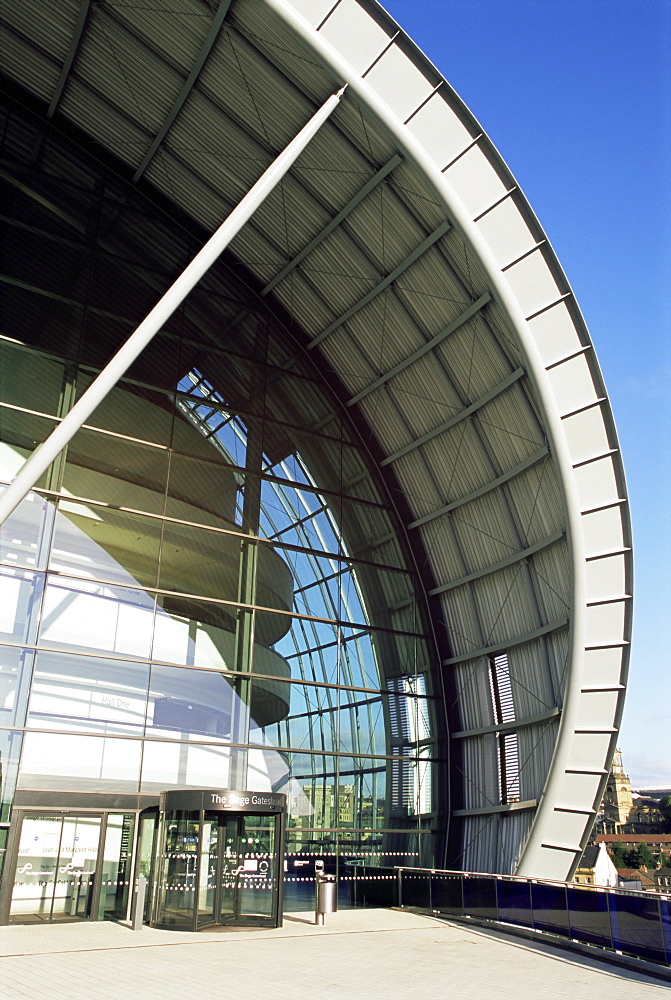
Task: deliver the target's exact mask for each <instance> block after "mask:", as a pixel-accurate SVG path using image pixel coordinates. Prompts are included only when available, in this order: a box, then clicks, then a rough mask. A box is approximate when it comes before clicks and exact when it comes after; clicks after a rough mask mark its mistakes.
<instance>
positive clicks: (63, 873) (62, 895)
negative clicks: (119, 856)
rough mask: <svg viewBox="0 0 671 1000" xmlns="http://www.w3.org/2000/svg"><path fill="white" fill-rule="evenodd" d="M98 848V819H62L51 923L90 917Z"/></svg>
mask: <svg viewBox="0 0 671 1000" xmlns="http://www.w3.org/2000/svg"><path fill="white" fill-rule="evenodd" d="M99 844H100V818H99V817H93V816H66V817H65V818H64V819H63V832H62V834H61V844H60V851H59V855H58V872H57V876H56V885H55V889H54V903H53V908H52V912H51V919H52V920H73V919H77V918H80V919H88V918H89V917H91V915H92V914H91V904H92V902H93V888H94V884H95V878H96V867H97V862H98V849H99Z"/></svg>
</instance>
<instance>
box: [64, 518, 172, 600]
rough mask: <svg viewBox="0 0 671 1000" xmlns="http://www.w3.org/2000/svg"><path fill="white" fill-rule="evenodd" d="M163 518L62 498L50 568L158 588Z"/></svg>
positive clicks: (89, 577)
mask: <svg viewBox="0 0 671 1000" xmlns="http://www.w3.org/2000/svg"><path fill="white" fill-rule="evenodd" d="M160 539H161V522H160V521H159V520H158V519H157V518H149V517H141V516H140V515H139V514H127V513H125V512H124V511H119V510H113V509H112V508H106V507H96V506H95V505H94V504H90V505H88V506H87V505H86V504H83V503H75V502H74V501H72V500H61V501H60V503H59V506H58V513H57V515H56V527H55V530H54V541H53V546H52V550H51V559H50V561H49V566H50V569H52V570H57V571H58V572H59V573H67V574H72V575H73V576H82V577H86V578H87V579H96V580H109V581H110V582H112V583H122V584H124V585H125V586H128V587H137V586H138V585H139V586H147V587H155V586H156V575H157V572H158V551H159V544H160Z"/></svg>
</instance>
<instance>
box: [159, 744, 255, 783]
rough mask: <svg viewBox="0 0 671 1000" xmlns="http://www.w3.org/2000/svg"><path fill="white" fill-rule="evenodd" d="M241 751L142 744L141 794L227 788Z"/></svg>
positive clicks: (222, 746) (214, 747) (194, 745)
mask: <svg viewBox="0 0 671 1000" xmlns="http://www.w3.org/2000/svg"><path fill="white" fill-rule="evenodd" d="M241 754H242V755H243V756H244V751H240V750H237V749H236V748H232V747H229V746H226V745H221V744H209V745H208V744H197V743H178V742H170V743H168V742H163V741H161V740H146V742H145V744H144V755H143V758H142V783H141V792H142V794H145V795H154V794H159V793H160V792H161V791H164V790H165V789H167V788H174V787H180V788H228V787H229V785H230V782H229V774H230V770H231V768H232V767H234V766H235V763H236V761H237V758H238V756H239V755H241Z"/></svg>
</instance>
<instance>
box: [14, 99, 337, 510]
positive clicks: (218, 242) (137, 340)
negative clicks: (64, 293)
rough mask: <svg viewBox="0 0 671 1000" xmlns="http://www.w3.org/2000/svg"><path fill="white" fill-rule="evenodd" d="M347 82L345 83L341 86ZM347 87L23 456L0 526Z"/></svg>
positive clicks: (277, 161)
mask: <svg viewBox="0 0 671 1000" xmlns="http://www.w3.org/2000/svg"><path fill="white" fill-rule="evenodd" d="M346 86H347V84H345V87H346ZM345 87H341V89H340V90H339V91H338V92H337V93H336V94H332V95H331V97H329V98H328V100H327V101H325V103H324V104H323V105H322V107H321V108H320V109H319V110H318V111H317V112H316V113H315V114H314V115H313V116H312V118H311V119H310V121H309V122H308V123H307V124H306V125H304V126H303V128H302V129H301V131H300V132H299V133H298V135H296V136H295V137H294V138H293V139H292V140H291V142H290V143H289V145H288V146H287V147H286V148H285V149H284V150H283V151H282V152H281V153H280V155H279V156H278V157H277V159H275V160H274V161H273V162H272V163H271V164H270V166H269V167H268V169H267V170H266V171H265V173H263V174H262V175H261V177H259V179H258V180H257V181H256V183H255V184H254V185H253V186H252V187H251V188H250V189H249V191H248V192H247V194H246V195H245V196H244V198H243V199H242V201H241V202H240V203H239V204H238V205H236V207H235V208H234V209H233V211H232V212H231V214H230V215H229V216H228V217H227V218H226V219H225V220H224V222H222V224H221V226H219V228H218V229H217V230H216V232H215V233H213V235H212V236H211V237H210V239H209V240H208V241H207V243H206V244H205V246H204V247H203V248H202V249H201V250H200V251H199V252H198V253H197V254H196V256H195V257H194V258H193V260H192V261H191V263H190V264H188V265H187V267H186V268H185V269H184V271H182V273H181V274H180V276H179V278H177V280H176V281H175V282H174V284H173V285H171V287H170V288H169V289H168V291H167V292H166V293H165V294H164V295H163V296H162V297H161V298H160V299H159V301H158V302H157V303H156V305H155V306H154V308H153V309H152V310H151V312H150V313H149V314H148V315H147V316H146V317H145V319H143V320H142V322H141V323H140V325H139V326H138V327H137V329H136V330H135V331H134V333H132V334H131V335H130V337H129V338H128V340H127V341H126V343H125V344H124V345H123V347H121V348H120V349H119V351H117V353H116V354H115V355H114V357H113V358H112V360H111V361H110V362H108V364H107V365H106V366H105V368H103V370H102V371H101V372H100V374H99V375H98V377H97V378H96V379H95V380H94V381H93V382H92V383H91V385H90V386H89V388H88V389H87V390H86V392H85V393H84V395H83V396H82V397H81V399H80V400H78V402H77V403H75V405H74V406H73V407H72V409H71V410H70V412H69V413H68V414H67V415H66V416H65V417H64V418H63V420H62V421H61V423H60V424H59V425H58V427H56V429H55V430H54V431H52V433H51V434H50V435H49V437H48V438H47V439H46V441H44V442H43V444H41V445H40V446H39V448H37V449H36V450H35V451H34V452H33V454H32V455H31V456H30V458H28V459H27V460H26V462H25V463H24V465H23V466H22V468H21V469H20V471H19V472H18V473H17V475H16V477H15V479H14V481H13V482H12V483H11V485H10V486H9V487H8V488H7V490H6V491H5V494H4V496H2V498H0V525H2V524H3V523H4V522H5V520H6V519H7V518H8V517H9V515H10V514H11V513H12V511H13V510H15V508H16V507H18V505H19V504H20V503H21V501H22V500H23V499H24V497H25V496H26V495H27V494H28V493H29V491H30V490H31V489H32V488H33V486H34V485H35V483H36V482H37V480H38V479H39V477H40V476H41V475H42V473H43V472H44V471H45V470H46V469H47V468H48V467H49V465H51V463H52V462H53V461H54V459H55V458H56V457H57V456H58V455H59V454H60V452H61V451H62V450H63V448H65V446H66V445H67V444H68V442H69V441H70V440H71V439H72V437H73V436H74V435H75V434H76V433H77V431H78V430H79V428H80V427H81V426H82V424H83V423H84V421H85V420H86V419H87V417H90V415H91V414H92V413H93V411H94V410H95V408H96V407H97V406H98V405H99V404H100V403H101V402H102V401H103V399H104V398H105V396H106V395H107V393H108V392H109V391H110V389H112V388H113V387H114V386H115V385H116V383H117V382H118V381H119V379H120V378H121V377H122V375H123V374H124V373H125V372H126V371H127V370H128V368H129V367H130V366H131V364H132V363H133V361H135V359H136V358H137V357H138V355H139V354H140V353H141V352H142V350H143V349H144V348H145V347H146V346H147V344H148V343H149V342H150V340H151V339H152V338H153V337H154V336H155V335H156V334H157V333H158V331H159V330H160V329H161V327H162V326H163V325H164V324H165V323H167V321H168V320H169V319H170V317H171V316H172V314H173V313H174V311H175V309H177V307H178V306H179V305H180V304H181V303H182V302H183V300H184V299H185V298H186V296H187V295H188V294H189V292H190V291H191V289H192V288H193V287H194V286H195V285H196V284H197V283H198V282H199V281H200V279H201V278H202V277H203V275H204V274H205V273H206V271H208V270H209V268H210V267H211V266H212V264H214V262H215V261H216V260H217V258H218V257H219V256H220V255H221V253H223V251H224V250H225V249H226V247H227V246H228V244H229V243H230V242H231V240H232V239H233V238H234V237H235V236H237V234H238V233H239V232H240V230H241V229H242V227H243V226H244V224H245V222H247V220H248V219H249V218H250V216H251V215H252V214H253V213H254V212H255V211H256V209H257V208H258V207H259V205H261V204H262V202H263V201H264V200H265V198H266V197H267V196H268V195H269V194H270V192H271V191H272V190H273V188H274V187H275V186H276V185H277V184H278V183H279V181H281V180H282V178H283V177H284V175H285V174H286V172H287V170H289V168H290V167H291V165H292V164H293V163H294V161H295V160H296V159H297V157H298V156H299V155H300V153H301V152H302V151H303V150H304V149H305V147H306V146H307V144H308V143H309V141H310V139H311V138H312V137H313V136H314V135H315V133H316V132H317V131H318V130H319V129H320V127H321V126H322V125H323V123H324V122H325V121H326V119H327V118H328V117H329V115H330V114H331V112H332V111H333V110H334V108H335V107H336V105H337V104H338V102H339V100H340V98H341V97H342V95H343V93H344V92H345Z"/></svg>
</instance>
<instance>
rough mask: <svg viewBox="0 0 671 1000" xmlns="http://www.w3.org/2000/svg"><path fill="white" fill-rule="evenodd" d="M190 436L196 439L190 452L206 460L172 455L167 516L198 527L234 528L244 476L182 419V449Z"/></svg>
mask: <svg viewBox="0 0 671 1000" xmlns="http://www.w3.org/2000/svg"><path fill="white" fill-rule="evenodd" d="M187 435H188V436H189V437H190V438H192V439H193V440H190V441H189V444H190V450H191V451H192V452H195V453H196V456H197V455H198V453H199V452H200V453H202V457H200V458H198V457H191V456H186V455H181V454H179V453H177V452H173V453H172V455H171V458H170V478H169V480H168V498H167V502H166V514H167V516H168V517H175V518H179V519H180V520H184V521H193V522H194V523H195V524H206V525H212V526H214V527H219V528H227V527H230V528H232V527H233V526H234V525H235V523H236V516H235V512H236V504H237V497H238V491H239V488H240V486H241V485H242V480H243V477H242V475H241V474H240V473H238V472H233V470H232V469H231V467H230V466H231V462H230V459H229V457H228V456H227V455H225V454H224V453H223V452H220V451H219V450H218V449H217V448H215V447H213V446H212V445H211V444H210V443H209V442H208V441H207V440H205V439H204V438H203V437H202V435H201V434H199V433H198V432H197V431H196V430H195V428H194V427H193V426H192V425H191V424H189V423H187V422H186V421H184V420H178V421H177V422H176V424H175V436H176V438H179V439H180V440H179V446H180V447H183V445H184V443H185V442H184V441H183V440H182V439H183V438H184V437H186V436H187ZM176 446H177V445H176ZM222 521H223V523H222Z"/></svg>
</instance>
